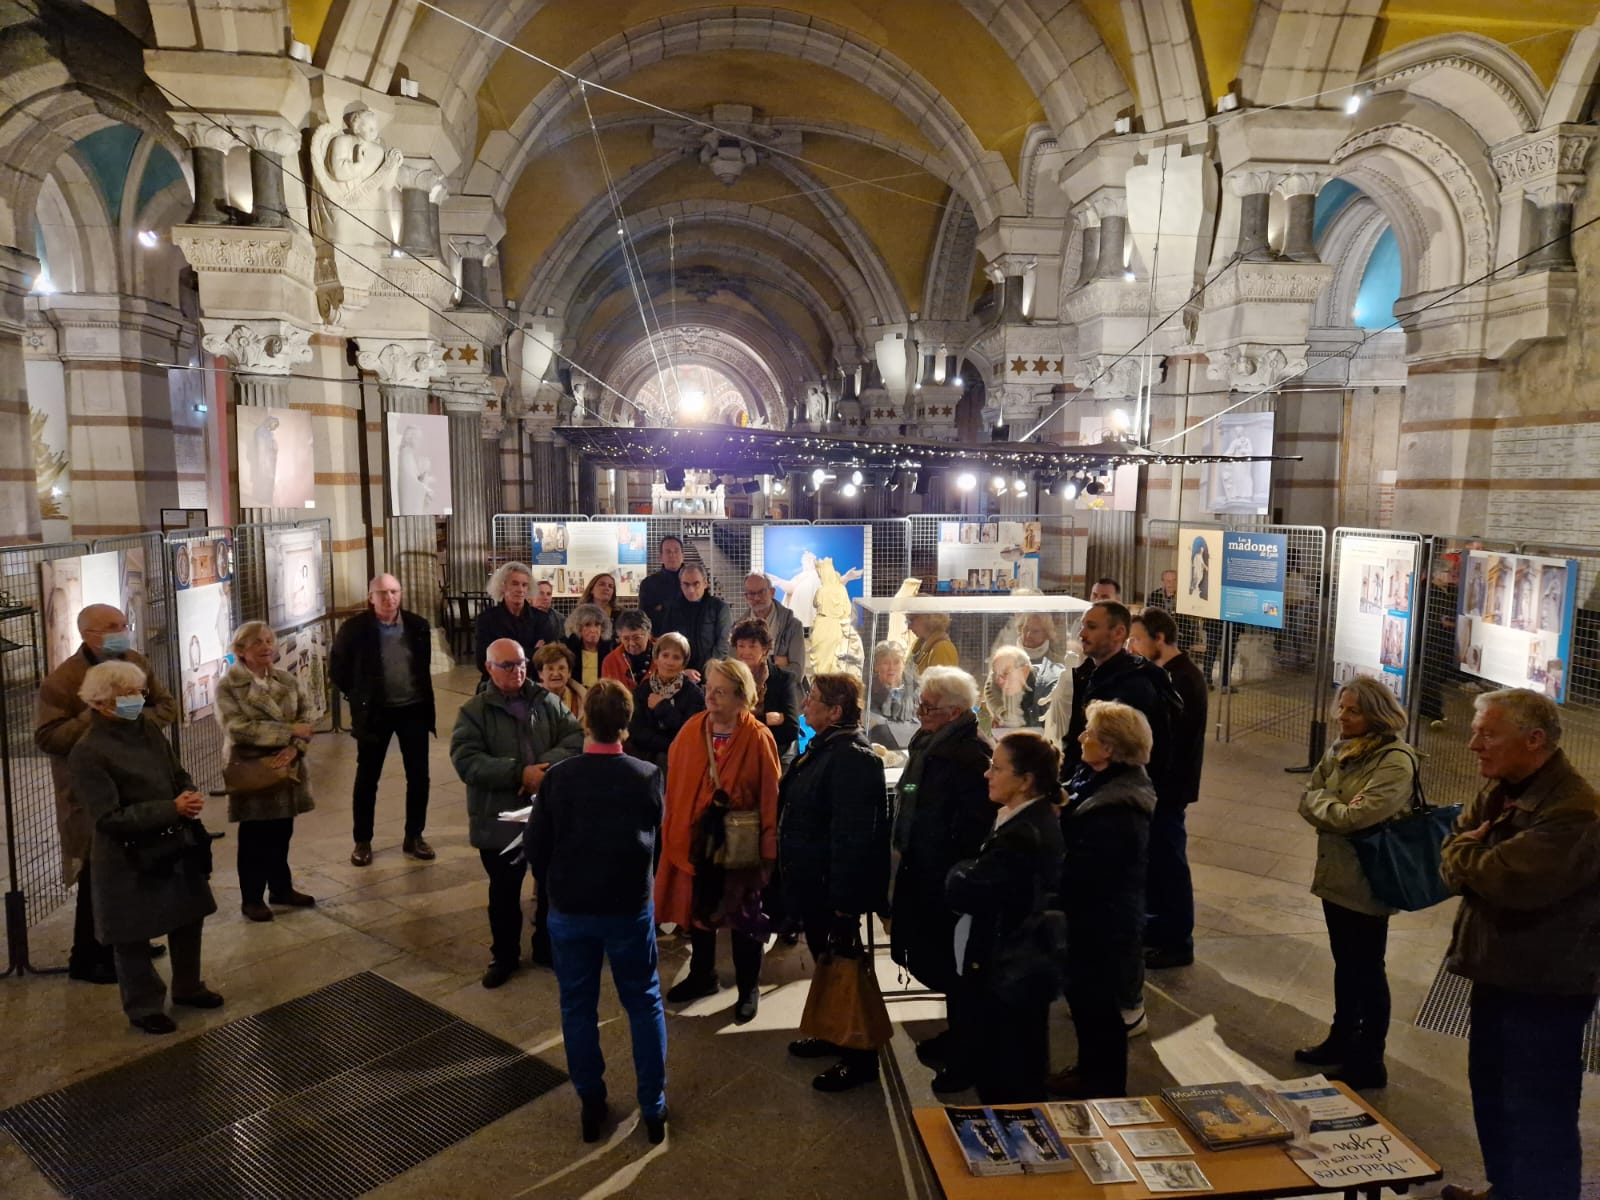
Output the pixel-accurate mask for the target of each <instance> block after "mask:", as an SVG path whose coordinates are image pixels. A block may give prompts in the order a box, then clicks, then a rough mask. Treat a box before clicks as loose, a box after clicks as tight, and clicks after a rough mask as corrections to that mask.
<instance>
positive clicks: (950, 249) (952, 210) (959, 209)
mask: <svg viewBox="0 0 1600 1200" xmlns="http://www.w3.org/2000/svg"><path fill="white" fill-rule="evenodd" d="M977 261H978V221H977V218H976V217H974V216H973V213H972V206H971V205H969V204H968V203H967V202H966V201H964V200H962V199H961V197H959V196H957V195H955V194H953V193H952V194H951V197H950V201H949V203H948V204H946V205H945V210H944V219H943V220H942V221H940V222H939V233H938V236H937V237H936V238H935V239H934V244H933V254H932V255H931V257H930V259H929V262H928V270H927V273H926V278H925V280H924V282H923V287H922V319H923V320H925V321H965V320H966V319H967V318H968V317H970V316H971V315H972V314H971V313H970V312H968V311H967V309H968V305H967V296H968V295H969V293H970V292H971V290H972V269H973V267H974V266H975V265H976V263H977Z"/></svg>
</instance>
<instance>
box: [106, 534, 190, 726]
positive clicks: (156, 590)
mask: <svg viewBox="0 0 1600 1200" xmlns="http://www.w3.org/2000/svg"><path fill="white" fill-rule="evenodd" d="M107 550H117V551H121V552H122V553H123V554H125V555H126V556H127V557H126V558H125V560H124V565H123V573H122V579H123V596H124V597H125V598H126V601H127V607H128V608H129V610H130V611H129V612H128V613H126V614H125V615H126V616H127V618H128V626H129V629H130V630H131V631H132V633H133V645H134V648H135V649H137V650H138V651H139V653H141V654H143V655H144V656H145V658H147V659H148V660H149V661H150V670H151V672H152V673H153V674H154V675H155V677H156V679H157V680H158V681H159V682H160V683H161V686H162V687H164V688H166V689H167V691H169V692H171V693H172V694H173V695H174V696H176V695H177V694H178V680H177V677H176V675H175V674H174V673H173V669H172V668H173V663H174V661H175V659H174V658H173V649H172V648H173V644H174V642H175V641H176V639H177V636H178V629H177V625H178V614H177V612H176V610H175V608H174V606H173V603H172V579H171V577H170V576H169V575H168V573H167V543H166V539H165V538H163V537H162V536H161V534H159V533H137V534H129V535H127V536H124V537H105V538H96V539H95V541H94V548H93V550H92V551H91V553H94V554H99V553H101V552H103V551H107Z"/></svg>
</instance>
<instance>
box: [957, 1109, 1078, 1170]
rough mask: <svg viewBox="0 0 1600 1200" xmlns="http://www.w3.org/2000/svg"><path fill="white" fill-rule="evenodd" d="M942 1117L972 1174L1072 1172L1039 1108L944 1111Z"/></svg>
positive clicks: (1056, 1138) (1059, 1143)
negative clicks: (953, 1135) (948, 1123)
mask: <svg viewBox="0 0 1600 1200" xmlns="http://www.w3.org/2000/svg"><path fill="white" fill-rule="evenodd" d="M944 1115H945V1118H946V1119H947V1120H948V1121H949V1122H950V1128H951V1130H952V1131H953V1132H954V1133H955V1137H956V1144H957V1145H958V1146H960V1147H961V1157H962V1160H963V1161H964V1162H965V1163H966V1164H967V1170H968V1171H970V1172H971V1173H972V1174H974V1175H1016V1174H1020V1173H1021V1172H1023V1171H1027V1172H1029V1173H1030V1174H1034V1173H1037V1174H1049V1173H1050V1172H1053V1171H1070V1170H1072V1156H1071V1155H1069V1154H1068V1153H1067V1151H1066V1148H1065V1147H1064V1146H1063V1145H1062V1144H1061V1139H1060V1138H1059V1137H1058V1136H1057V1135H1056V1131H1055V1127H1054V1126H1053V1125H1052V1124H1051V1123H1050V1118H1049V1116H1048V1115H1047V1114H1046V1112H1045V1110H1044V1109H1043V1108H999V1109H996V1108H946V1109H945V1110H944Z"/></svg>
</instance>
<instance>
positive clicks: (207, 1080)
mask: <svg viewBox="0 0 1600 1200" xmlns="http://www.w3.org/2000/svg"><path fill="white" fill-rule="evenodd" d="M566 1078H567V1077H566V1075H565V1074H563V1073H562V1072H561V1071H559V1070H557V1069H556V1068H554V1067H552V1066H550V1065H549V1064H547V1063H545V1062H542V1061H540V1060H539V1059H536V1058H530V1057H529V1056H528V1055H525V1054H523V1053H522V1051H520V1050H519V1049H517V1048H516V1047H515V1046H512V1045H510V1044H509V1043H507V1042H504V1041H501V1040H500V1039H499V1038H497V1037H493V1036H492V1035H490V1034H488V1033H485V1032H484V1031H483V1030H481V1029H479V1028H477V1027H476V1026H473V1025H469V1024H467V1023H466V1022H464V1021H462V1020H461V1019H460V1018H459V1017H456V1016H455V1015H453V1014H451V1013H449V1012H446V1011H445V1010H444V1009H442V1008H439V1007H438V1006H436V1005H433V1004H430V1003H428V1002H427V1001H426V1000H423V999H421V998H420V997H417V996H414V995H412V994H411V993H410V992H408V991H406V990H405V989H403V988H400V987H398V986H396V985H395V984H393V983H390V982H389V981H388V980H386V979H383V978H382V977H380V976H378V975H374V974H372V973H371V972H366V973H363V974H360V975H353V976H351V977H350V978H348V979H343V980H340V981H339V982H338V983H334V984H330V985H329V986H327V987H325V988H322V989H320V990H318V991H315V992H312V993H310V994H309V995H306V996H301V997H300V998H298V999H296V1000H291V1001H289V1002H288V1003H286V1004H280V1005H278V1006H277V1007H275V1008H269V1009H267V1010H266V1011H265V1012H262V1013H258V1014H256V1015H255V1016H251V1017H244V1018H242V1019H240V1020H238V1021H232V1022H229V1023H228V1024H226V1025H223V1026H221V1027H220V1028H217V1029H212V1030H208V1031H207V1032H205V1033H202V1034H199V1035H198V1036H196V1037H193V1038H190V1039H188V1040H186V1041H183V1042H180V1043H179V1044H177V1045H175V1046H173V1047H172V1048H171V1049H169V1050H164V1051H161V1052H159V1053H156V1054H152V1055H149V1056H147V1057H145V1058H142V1059H139V1060H137V1061H135V1062H131V1063H126V1064H124V1065H122V1066H120V1067H116V1068H113V1069H112V1070H109V1071H105V1072H102V1073H101V1074H99V1075H96V1076H93V1077H92V1078H89V1079H85V1080H81V1081H80V1082H78V1083H75V1084H72V1085H71V1086H69V1087H66V1088H62V1089H61V1090H60V1091H55V1092H49V1093H46V1094H45V1095H43V1096H37V1097H35V1098H34V1099H32V1100H27V1101H24V1102H23V1103H21V1104H18V1105H16V1106H15V1107H13V1108H10V1109H7V1110H6V1111H4V1112H0V1125H3V1126H4V1127H5V1128H6V1129H8V1130H9V1131H10V1132H11V1134H12V1135H13V1136H14V1137H15V1138H16V1139H17V1142H18V1144H19V1145H21V1147H22V1148H23V1150H25V1151H26V1152H27V1154H28V1156H29V1157H30V1158H31V1159H32V1160H33V1161H34V1163H35V1164H36V1165H37V1166H38V1167H39V1169H40V1170H41V1171H42V1172H43V1173H44V1174H45V1175H46V1177H47V1178H49V1180H50V1181H51V1182H52V1183H53V1184H54V1185H55V1186H56V1188H57V1189H58V1190H60V1191H61V1192H62V1193H64V1194H65V1195H67V1196H71V1197H75V1198H82V1200H123V1198H128V1200H133V1198H140V1200H155V1198H157V1197H161V1198H171V1200H180V1198H183V1200H187V1198H190V1197H193V1198H195V1200H199V1198H201V1197H204V1198H205V1200H228V1198H231V1197H251V1198H255V1197H261V1196H293V1197H296V1198H297V1200H342V1198H344V1197H354V1196H359V1195H361V1194H362V1193H364V1192H368V1191H370V1190H372V1189H373V1188H375V1187H377V1186H378V1185H379V1184H380V1183H382V1182H384V1181H385V1180H387V1179H390V1178H393V1177H394V1176H396V1175H398V1174H400V1173H401V1172H402V1171H405V1170H408V1169H409V1168H411V1167H413V1166H415V1165H416V1164H417V1163H419V1162H422V1161H423V1160H425V1159H427V1158H429V1157H431V1156H433V1155H434V1154H437V1153H438V1152H439V1151H441V1150H443V1149H445V1148H446V1147H447V1146H450V1145H452V1144H453V1143H455V1142H457V1141H459V1140H460V1139H462V1138H464V1137H466V1136H467V1135H468V1134H470V1133H473V1132H474V1131H476V1130H478V1129H481V1128H483V1127H484V1126H485V1125H487V1124H489V1123H490V1122H492V1121H495V1120H497V1119H499V1118H500V1117H502V1116H504V1115H505V1114H507V1113H509V1112H511V1111H512V1110H513V1109H515V1108H518V1107H520V1106H521V1105H523V1104H525V1103H527V1102H528V1101H530V1100H533V1099H536V1098H537V1097H539V1096H541V1095H543V1094H544V1093H545V1092H548V1091H550V1090H551V1089H552V1088H555V1087H559V1086H560V1085H561V1084H562V1083H563V1082H565V1081H566Z"/></svg>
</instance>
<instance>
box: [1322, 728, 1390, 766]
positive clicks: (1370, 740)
mask: <svg viewBox="0 0 1600 1200" xmlns="http://www.w3.org/2000/svg"><path fill="white" fill-rule="evenodd" d="M1392 741H1394V734H1392V733H1364V734H1362V735H1361V736H1360V737H1353V738H1345V739H1344V740H1343V741H1338V742H1335V743H1334V744H1333V756H1334V758H1335V759H1337V760H1338V761H1339V762H1342V763H1347V762H1354V761H1355V760H1356V759H1358V758H1365V757H1366V756H1367V755H1369V754H1371V753H1372V752H1373V751H1375V750H1377V749H1378V748H1379V747H1381V746H1382V745H1384V743H1386V742H1392Z"/></svg>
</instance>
